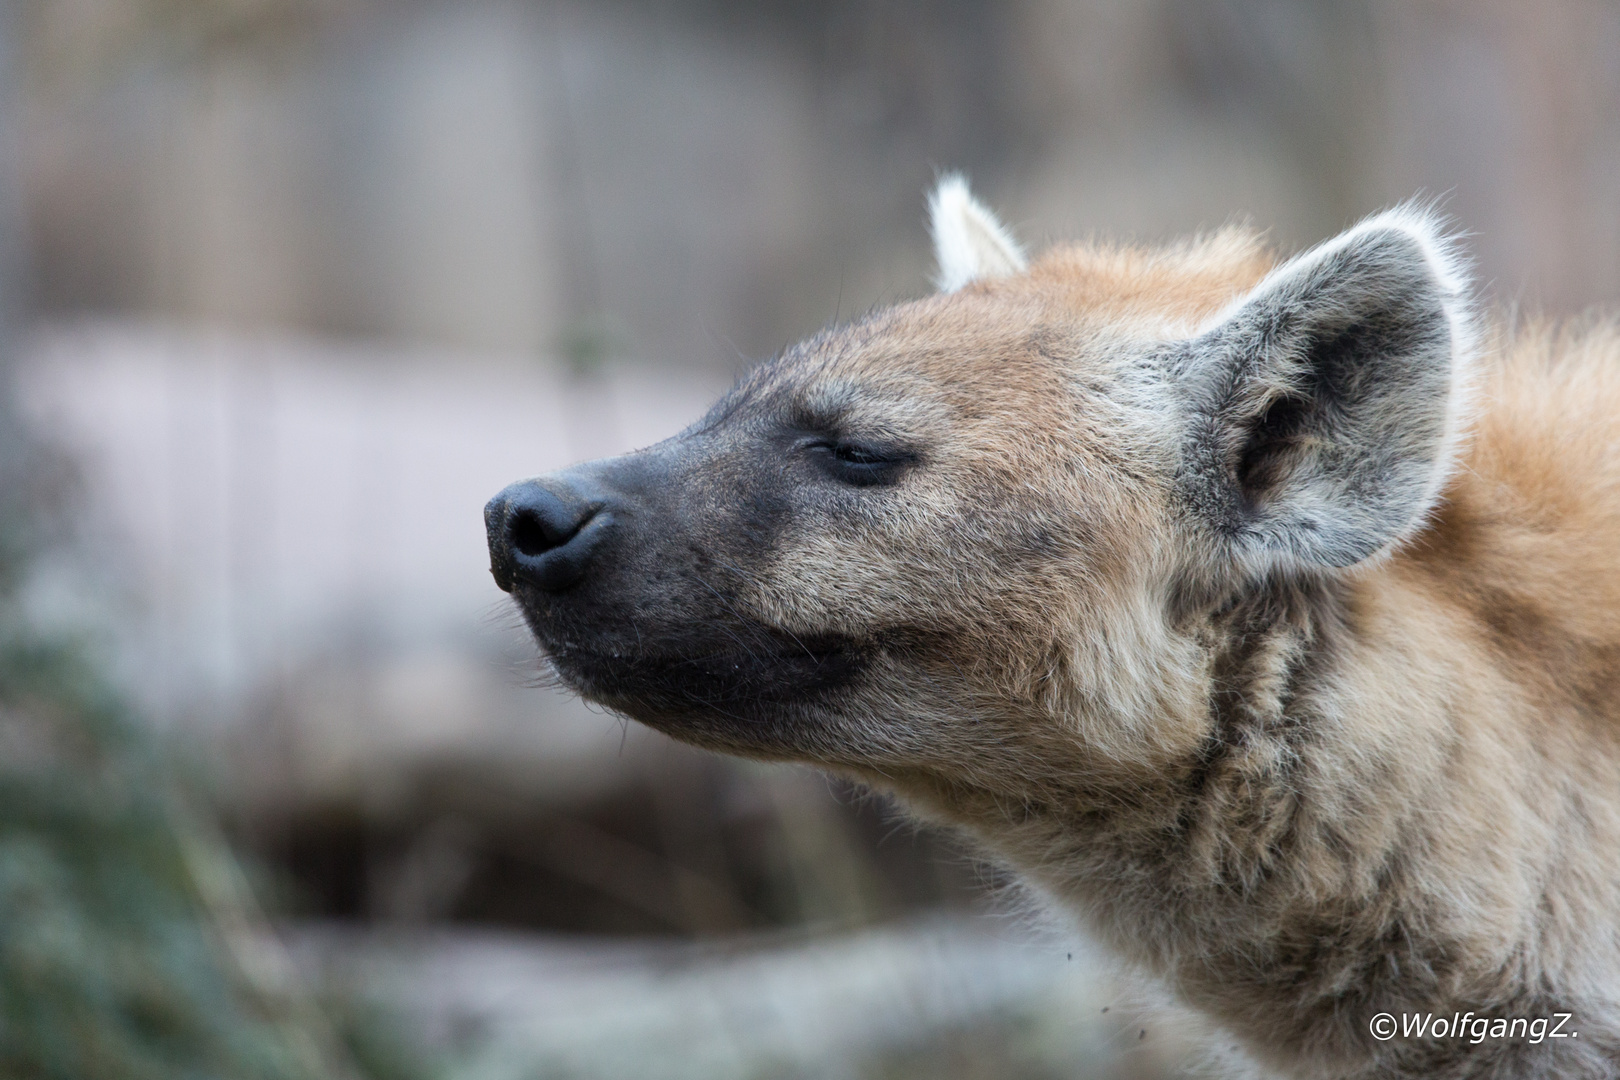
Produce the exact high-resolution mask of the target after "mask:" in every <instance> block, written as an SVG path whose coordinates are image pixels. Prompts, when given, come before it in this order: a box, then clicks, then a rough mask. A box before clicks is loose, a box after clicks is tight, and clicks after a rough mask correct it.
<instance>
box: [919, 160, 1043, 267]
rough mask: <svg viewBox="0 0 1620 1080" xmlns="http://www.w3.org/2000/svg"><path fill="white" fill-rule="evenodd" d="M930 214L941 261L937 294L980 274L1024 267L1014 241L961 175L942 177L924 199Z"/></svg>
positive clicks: (935, 256)
mask: <svg viewBox="0 0 1620 1080" xmlns="http://www.w3.org/2000/svg"><path fill="white" fill-rule="evenodd" d="M928 215H929V220H930V223H931V225H932V228H933V233H934V258H935V259H936V260H937V261H938V263H939V273H938V275H937V276H936V277H935V278H934V284H936V285H937V286H939V291H940V292H955V291H956V290H957V289H960V288H961V287H962V286H964V285H966V284H967V283H968V282H970V281H977V280H979V279H980V278H992V277H1006V276H1007V275H1008V274H1016V273H1018V272H1019V271H1020V270H1022V269H1024V267H1025V266H1026V265H1028V264H1027V263H1026V262H1025V260H1024V252H1023V249H1022V248H1020V247H1019V246H1018V241H1016V240H1014V239H1013V237H1012V234H1011V233H1010V232H1008V231H1007V228H1006V226H1004V225H1002V224H1001V222H999V221H997V220H996V216H995V215H994V214H992V213H991V212H990V211H989V210H987V209H985V208H984V206H983V205H982V204H980V203H979V201H978V200H977V199H975V198H974V197H973V192H971V191H969V190H968V183H967V180H966V179H965V178H964V177H963V176H962V174H961V173H947V174H946V175H945V176H942V177H940V179H939V186H938V187H936V188H934V192H933V194H932V195H930V196H929V197H928Z"/></svg>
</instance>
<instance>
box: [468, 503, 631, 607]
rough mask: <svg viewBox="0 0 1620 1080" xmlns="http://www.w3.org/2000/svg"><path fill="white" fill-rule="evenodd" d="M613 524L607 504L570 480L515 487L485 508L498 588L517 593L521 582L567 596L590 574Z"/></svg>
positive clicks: (485, 520) (491, 568) (492, 567)
mask: <svg viewBox="0 0 1620 1080" xmlns="http://www.w3.org/2000/svg"><path fill="white" fill-rule="evenodd" d="M608 524H609V515H608V514H607V513H606V512H604V510H603V503H602V502H601V500H598V499H591V498H588V497H587V496H585V495H584V494H583V493H581V492H579V491H577V490H575V489H574V488H573V487H572V486H571V485H569V484H568V483H566V482H565V481H560V480H553V481H551V482H549V483H546V484H542V483H541V482H540V481H538V480H523V481H520V482H519V483H516V484H513V485H512V486H511V487H509V488H507V489H506V490H505V491H503V492H501V493H500V494H499V495H497V496H495V497H494V498H493V499H491V500H489V503H488V505H486V506H485V507H484V528H485V529H486V530H487V531H488V533H489V570H490V573H492V574H494V575H495V584H497V585H499V586H500V587H501V588H502V589H504V590H505V591H507V592H511V591H512V587H513V585H514V584H515V583H516V582H517V581H518V580H520V579H521V580H522V581H525V582H527V583H529V584H531V585H534V586H536V587H537V588H539V589H542V590H543V591H545V592H553V593H555V592H562V591H563V590H564V589H566V588H568V587H569V586H570V585H572V584H574V583H575V582H576V581H578V580H579V579H580V578H581V577H583V576H584V574H585V569H586V567H587V566H589V565H590V561H591V554H592V552H593V551H594V550H595V548H596V545H597V543H598V542H599V541H600V540H601V538H602V535H603V533H604V532H605V531H606V529H607V527H608Z"/></svg>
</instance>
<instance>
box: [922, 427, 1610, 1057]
mask: <svg viewBox="0 0 1620 1080" xmlns="http://www.w3.org/2000/svg"><path fill="white" fill-rule="evenodd" d="M1496 449H1497V450H1499V449H1500V448H1496ZM1475 457H1476V460H1475V461H1474V462H1472V463H1471V465H1472V467H1471V468H1470V469H1468V470H1466V471H1465V472H1464V473H1463V474H1462V475H1461V476H1460V477H1459V478H1458V480H1456V481H1455V482H1454V484H1453V489H1452V490H1451V491H1450V492H1449V493H1448V500H1447V503H1446V505H1445V508H1444V509H1443V510H1442V511H1441V513H1440V514H1439V516H1438V518H1437V519H1436V520H1435V521H1434V522H1433V523H1431V525H1430V527H1429V529H1428V530H1427V531H1426V532H1425V533H1424V534H1422V535H1420V536H1419V537H1417V538H1416V539H1415V540H1414V541H1413V542H1412V544H1411V545H1410V547H1409V549H1408V550H1406V551H1404V552H1402V553H1398V554H1397V555H1396V556H1395V557H1394V558H1392V559H1389V560H1386V561H1385V562H1383V563H1381V564H1378V565H1375V566H1374V567H1371V568H1368V569H1364V570H1362V571H1361V572H1359V573H1358V574H1356V575H1353V576H1349V577H1344V576H1324V577H1321V578H1319V579H1308V578H1307V579H1294V580H1292V581H1286V582H1284V581H1273V582H1270V583H1267V584H1266V585H1265V586H1264V587H1261V588H1259V589H1257V590H1253V591H1251V592H1249V593H1247V594H1246V595H1245V596H1244V597H1243V598H1242V599H1240V600H1237V601H1234V602H1230V603H1227V604H1224V605H1220V606H1218V607H1216V608H1215V610H1213V611H1212V612H1210V613H1208V614H1207V615H1205V616H1204V617H1203V618H1202V619H1201V620H1192V621H1191V624H1190V625H1189V626H1188V627H1186V628H1185V630H1184V632H1185V633H1186V634H1187V635H1188V636H1189V637H1190V638H1191V639H1192V640H1194V641H1195V642H1196V643H1197V647H1198V649H1199V650H1200V653H1201V655H1202V656H1203V658H1204V660H1205V663H1206V669H1205V670H1206V673H1207V682H1206V686H1207V692H1206V693H1205V695H1204V699H1203V703H1202V707H1201V711H1200V714H1199V715H1198V716H1197V717H1187V718H1183V719H1182V723H1183V724H1192V723H1196V724H1197V725H1199V727H1200V729H1201V731H1202V736H1201V738H1200V739H1199V741H1198V745H1197V748H1196V750H1194V751H1192V752H1189V753H1187V754H1185V755H1184V756H1183V757H1182V758H1181V759H1180V760H1178V761H1176V762H1174V763H1172V764H1171V765H1170V766H1169V767H1167V768H1163V769H1161V770H1159V771H1158V773H1157V775H1156V776H1143V775H1140V774H1136V773H1134V771H1133V774H1132V775H1131V776H1130V777H1129V779H1128V780H1122V781H1120V782H1118V783H1113V784H1109V783H1106V782H1099V779H1098V778H1099V773H1098V771H1097V770H1096V769H1095V768H1076V769H1074V770H1073V771H1072V773H1071V775H1072V776H1073V777H1075V778H1077V779H1076V782H1075V783H1074V784H1073V785H1072V786H1071V787H1070V788H1069V790H1068V791H1067V793H1066V794H1059V795H1057V796H1056V797H1053V796H1052V795H1051V794H1050V792H1052V791H1053V790H1059V791H1061V790H1062V789H1061V786H1060V785H1058V784H1057V781H1056V780H1055V777H1054V774H1055V773H1057V772H1060V771H1061V768H1060V767H1057V768H1054V769H1053V770H1052V771H1051V772H1047V773H1046V774H1045V775H1044V776H1043V777H1042V782H1041V783H1039V784H1037V785H1031V787H1030V788H1027V789H1026V792H1027V791H1029V790H1039V791H1041V792H1042V794H1041V795H1039V796H1034V797H1031V796H1030V795H1028V794H1023V795H1020V796H1019V797H1017V798H1009V796H1008V794H1007V793H1006V792H992V791H988V790H981V789H972V788H967V787H963V786H955V785H953V786H949V787H941V786H938V785H935V784H928V783H919V784H917V785H916V786H911V785H905V789H903V790H902V791H901V794H902V796H903V797H904V798H907V799H908V800H909V801H912V802H913V803H914V804H915V805H919V806H920V807H922V808H924V809H925V810H926V811H927V812H930V813H931V814H934V815H938V816H940V817H943V818H946V819H948V820H952V821H954V822H956V823H958V824H960V825H964V826H966V827H967V828H968V830H969V831H970V832H971V833H973V834H974V835H976V836H978V837H979V838H980V840H981V841H982V842H984V843H985V844H986V846H987V847H989V848H990V849H992V850H993V851H994V852H996V853H997V854H998V855H999V856H1000V857H1001V858H1003V859H1006V860H1007V861H1009V862H1010V863H1011V864H1012V865H1013V866H1014V867H1015V868H1016V869H1017V870H1019V871H1020V872H1021V873H1022V874H1023V875H1024V876H1025V877H1026V878H1027V879H1028V880H1030V881H1031V882H1033V883H1034V884H1035V885H1036V887H1037V888H1038V889H1040V890H1041V891H1043V892H1045V893H1046V894H1048V895H1049V896H1050V897H1052V898H1053V899H1054V900H1055V901H1057V902H1058V903H1059V904H1060V905H1062V906H1064V907H1066V908H1068V909H1069V910H1071V911H1074V912H1076V913H1077V914H1079V915H1080V917H1081V918H1082V921H1083V922H1084V923H1085V924H1086V925H1088V927H1089V928H1090V929H1091V930H1092V931H1093V932H1094V933H1096V934H1098V935H1099V936H1100V937H1102V938H1103V939H1104V940H1105V941H1106V942H1108V943H1109V944H1111V945H1112V946H1113V947H1114V948H1115V949H1116V950H1118V951H1119V952H1120V953H1122V954H1123V955H1125V956H1127V957H1130V958H1132V959H1134V960H1135V961H1137V962H1139V963H1140V964H1142V965H1143V966H1145V967H1146V968H1148V969H1149V970H1151V971H1153V972H1155V973H1157V974H1159V975H1160V976H1161V977H1163V978H1164V979H1165V980H1166V981H1167V982H1168V984H1169V985H1170V986H1171V987H1172V989H1173V990H1174V991H1175V992H1176V993H1177V994H1178V996H1180V997H1181V998H1182V999H1183V1000H1184V1001H1186V1002H1187V1003H1188V1004H1190V1005H1192V1006H1194V1007H1195V1008H1198V1009H1199V1010H1200V1011H1202V1012H1204V1013H1206V1014H1207V1015H1209V1016H1211V1017H1213V1018H1214V1019H1216V1020H1218V1021H1219V1022H1221V1023H1222V1024H1223V1026H1225V1027H1226V1028H1227V1029H1228V1030H1230V1031H1232V1032H1233V1033H1234V1034H1236V1035H1237V1036H1238V1037H1239V1040H1240V1042H1241V1043H1243V1044H1244V1045H1245V1046H1246V1047H1248V1048H1249V1050H1250V1051H1251V1053H1253V1054H1254V1055H1255V1056H1257V1057H1260V1058H1261V1060H1263V1061H1264V1062H1265V1064H1267V1065H1269V1066H1272V1067H1276V1068H1280V1069H1282V1070H1283V1071H1284V1072H1285V1073H1286V1074H1287V1075H1308V1076H1317V1075H1321V1076H1366V1077H1374V1076H1391V1075H1397V1076H1414V1077H1415V1076H1426V1077H1458V1078H1461V1077H1465V1076H1467V1077H1471V1076H1479V1075H1496V1074H1497V1072H1495V1071H1493V1070H1500V1075H1532V1074H1534V1075H1545V1076H1571V1077H1576V1076H1579V1077H1613V1076H1615V1075H1616V1074H1617V1073H1616V1069H1617V1065H1616V1062H1620V1009H1617V1007H1616V1002H1615V996H1614V993H1613V990H1614V987H1613V985H1612V974H1611V973H1612V972H1613V971H1614V970H1615V968H1616V966H1617V965H1620V933H1617V932H1616V931H1614V930H1613V929H1612V928H1611V929H1609V930H1608V931H1607V933H1605V931H1604V929H1603V928H1604V926H1606V925H1608V924H1607V923H1606V922H1605V921H1604V920H1606V919H1608V918H1609V916H1608V914H1607V913H1609V912H1612V911H1613V910H1616V906H1617V905H1620V896H1615V895H1614V893H1615V890H1616V885H1615V883H1614V877H1615V875H1614V874H1613V872H1612V868H1613V866H1615V865H1616V863H1617V861H1620V851H1615V850H1609V849H1607V848H1605V847H1604V846H1603V845H1604V844H1605V843H1607V844H1609V845H1610V846H1611V847H1612V846H1613V837H1614V836H1615V835H1616V833H1617V830H1616V829H1615V828H1614V827H1613V823H1605V822H1602V821H1594V815H1599V814H1603V813H1611V814H1612V813H1613V811H1612V809H1611V808H1607V807H1604V806H1596V805H1592V804H1590V803H1585V802H1583V801H1582V799H1581V796H1580V794H1579V793H1580V792H1581V791H1582V790H1588V791H1589V790H1593V789H1594V785H1595V786H1596V789H1597V790H1603V789H1604V786H1605V785H1606V786H1607V789H1608V790H1620V775H1616V770H1615V766H1614V764H1613V763H1614V761H1615V760H1616V759H1617V756H1620V747H1617V746H1616V745H1615V743H1616V742H1617V741H1620V723H1616V721H1615V720H1614V719H1612V718H1613V716H1614V714H1615V712H1616V709H1617V705H1616V703H1614V702H1612V701H1608V700H1606V701H1604V702H1603V704H1602V709H1603V711H1604V712H1605V713H1606V715H1607V716H1608V717H1610V719H1607V720H1605V721H1602V722H1600V723H1598V724H1596V725H1595V726H1594V724H1593V723H1592V721H1591V719H1590V718H1588V719H1585V720H1582V719H1580V718H1579V717H1578V715H1577V714H1578V713H1579V712H1583V711H1585V712H1588V714H1589V713H1590V707H1591V698H1592V691H1591V689H1590V687H1591V686H1592V683H1593V679H1594V676H1593V674H1592V671H1591V670H1590V669H1591V665H1592V664H1593V663H1594V658H1595V656H1596V654H1594V653H1593V652H1592V650H1591V649H1590V648H1588V649H1585V650H1584V651H1583V649H1582V648H1580V647H1579V642H1578V640H1576V639H1574V638H1568V639H1566V640H1564V641H1562V642H1560V641H1558V640H1549V641H1548V642H1547V643H1546V645H1545V648H1544V649H1543V651H1542V654H1541V655H1540V656H1539V657H1538V662H1539V663H1542V664H1546V665H1548V666H1547V668H1546V669H1545V670H1544V671H1543V673H1542V674H1540V675H1539V676H1538V677H1537V682H1538V683H1539V684H1540V685H1530V686H1527V685H1526V684H1525V681H1524V680H1523V679H1522V678H1515V677H1514V676H1515V674H1516V673H1515V671H1514V669H1513V667H1511V666H1508V665H1505V664H1504V662H1503V659H1502V657H1503V649H1502V635H1503V634H1504V633H1506V634H1509V635H1511V636H1513V637H1515V638H1517V636H1519V634H1520V633H1522V629H1523V626H1522V625H1515V626H1512V627H1509V626H1505V625H1504V622H1516V623H1517V624H1524V623H1525V622H1526V621H1527V620H1528V621H1530V622H1533V621H1534V619H1535V618H1536V616H1535V615H1534V614H1533V613H1529V612H1526V611H1523V610H1520V611H1514V610H1513V609H1512V607H1511V598H1509V597H1505V596H1503V595H1501V594H1500V593H1499V592H1496V591H1493V590H1489V589H1487V590H1483V591H1481V590H1475V591H1472V592H1459V591H1458V590H1457V589H1455V588H1454V583H1452V582H1449V581H1448V580H1447V577H1448V575H1452V574H1455V573H1456V569H1455V563H1454V561H1453V559H1454V557H1455V554H1456V549H1457V548H1458V547H1459V546H1472V547H1474V548H1476V549H1479V548H1487V549H1492V548H1494V549H1500V548H1502V547H1503V546H1514V545H1516V544H1517V545H1522V543H1523V541H1524V537H1523V536H1522V535H1519V534H1518V531H1517V530H1515V529H1511V528H1509V529H1506V530H1504V527H1503V526H1502V525H1501V524H1500V519H1496V518H1494V516H1493V509H1499V507H1496V506H1495V504H1497V503H1499V502H1500V501H1501V500H1502V499H1504V498H1512V497H1513V493H1512V492H1504V489H1503V486H1502V484H1501V483H1500V482H1499V481H1500V480H1501V477H1491V476H1482V475H1481V474H1480V471H1479V469H1480V465H1481V462H1480V461H1479V460H1478V459H1479V457H1480V455H1478V454H1476V455H1475ZM1542 542H1543V543H1546V544H1549V545H1553V546H1556V545H1557V544H1558V542H1559V540H1558V538H1557V537H1555V536H1549V537H1545V538H1544V539H1543V541H1542ZM1520 554H1521V555H1523V554H1525V553H1524V552H1523V551H1522V550H1521V552H1520ZM1558 630H1559V628H1558V627H1556V626H1551V627H1545V626H1544V627H1542V628H1541V632H1542V633H1543V634H1544V635H1546V636H1548V637H1549V638H1556V635H1557V633H1558ZM1600 652H1601V650H1600ZM1615 655H1617V653H1616V652H1615V651H1614V650H1613V649H1611V650H1610V651H1608V652H1606V653H1603V656H1606V657H1608V658H1613V657H1614V656H1615ZM1604 685H1612V679H1611V680H1610V682H1609V683H1605V684H1604ZM1583 687H1585V688H1587V689H1584V690H1583V689H1582V688H1583ZM1549 688H1562V689H1559V690H1556V691H1550V690H1549ZM1549 692H1555V693H1556V694H1557V695H1558V697H1559V698H1561V704H1560V705H1559V706H1558V707H1557V708H1555V709H1554V711H1555V712H1556V713H1562V714H1563V715H1564V717H1565V722H1566V723H1567V724H1568V725H1570V726H1569V727H1567V728H1558V727H1554V728H1552V729H1549V728H1548V716H1547V713H1548V707H1549V700H1548V697H1547V694H1548V693H1549ZM1583 695H1584V700H1583ZM1594 739H1595V740H1598V742H1600V743H1602V744H1603V745H1596V744H1594V743H1593V742H1592V741H1591V740H1594ZM1594 774H1599V775H1594ZM1081 777H1083V778H1084V779H1083V780H1080V779H1078V778H1081ZM1437 790H1448V791H1454V792H1456V791H1460V792H1465V793H1467V797H1465V798H1459V799H1453V800H1451V801H1448V802H1446V803H1443V804H1440V805H1438V806H1437V805H1436V802H1435V800H1434V799H1433V797H1432V795H1433V792H1435V791H1437ZM1481 805H1484V806H1489V807H1492V808H1493V809H1494V810H1495V811H1496V813H1495V814H1493V815H1492V816H1490V817H1489V818H1482V817H1481V816H1479V815H1478V814H1477V812H1474V813H1472V814H1470V813H1469V812H1466V811H1459V810H1458V809H1457V808H1458V807H1478V806H1481ZM1605 826H1607V827H1605ZM1605 837H1606V839H1605ZM1582 878H1584V879H1587V880H1586V881H1585V883H1584V885H1583V888H1585V889H1587V890H1589V891H1588V893H1587V895H1589V896H1594V897H1603V896H1605V895H1606V896H1607V903H1604V902H1601V901H1600V902H1597V903H1594V904H1592V906H1591V907H1590V908H1579V909H1572V908H1571V907H1569V906H1568V905H1566V904H1562V903H1560V901H1559V899H1558V897H1559V896H1561V895H1567V894H1569V893H1571V892H1573V891H1574V890H1572V889H1571V888H1570V887H1569V883H1570V882H1572V881H1574V880H1576V879H1582ZM1592 879H1600V880H1599V881H1598V882H1597V883H1596V885H1595V886H1594V882H1593V880H1592ZM1594 939H1596V940H1598V941H1605V948H1606V951H1605V952H1602V953H1601V954H1599V953H1594V952H1592V951H1590V950H1580V949H1571V948H1569V947H1567V944H1566V943H1570V942H1590V941H1592V940H1594ZM1459 1007H1460V1008H1461V1009H1462V1010H1464V1011H1466V1010H1470V1009H1471V1010H1472V1011H1473V1012H1474V1013H1475V1014H1476V1015H1478V1016H1483V1017H1492V1018H1495V1017H1503V1018H1509V1019H1511V1018H1514V1017H1537V1016H1551V1015H1552V1014H1554V1013H1557V1012H1568V1013H1572V1014H1574V1018H1573V1019H1572V1020H1571V1021H1570V1024H1571V1026H1572V1027H1574V1028H1577V1029H1578V1030H1579V1031H1580V1033H1581V1034H1580V1037H1579V1039H1575V1040H1567V1039H1566V1040H1562V1041H1560V1042H1558V1043H1556V1044H1553V1043H1550V1042H1543V1043H1541V1044H1539V1045H1528V1044H1526V1043H1525V1042H1524V1041H1523V1040H1519V1041H1510V1040H1491V1041H1485V1042H1481V1043H1471V1042H1470V1041H1468V1040H1459V1039H1441V1040H1421V1039H1397V1040H1393V1041H1392V1042H1388V1043H1379V1042H1377V1041H1375V1040H1373V1039H1371V1038H1369V1036H1368V1034H1367V1024H1368V1021H1369V1020H1370V1018H1371V1017H1372V1016H1374V1015H1375V1014H1377V1013H1380V1012H1391V1013H1394V1014H1396V1015H1400V1014H1402V1013H1412V1012H1417V1013H1422V1012H1438V1011H1440V1010H1442V1009H1443V1010H1444V1014H1445V1015H1447V1016H1450V1015H1451V1014H1452V1013H1453V1012H1454V1011H1456V1010H1458V1008H1459ZM1260 1048H1265V1049H1264V1050H1263V1051H1262V1050H1261V1049H1260ZM1347 1063H1357V1064H1351V1065H1348V1066H1347Z"/></svg>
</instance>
